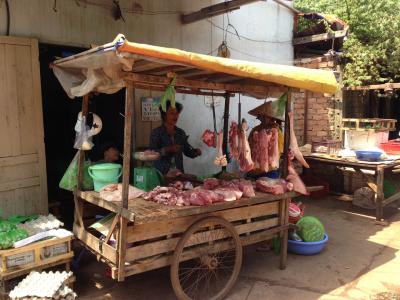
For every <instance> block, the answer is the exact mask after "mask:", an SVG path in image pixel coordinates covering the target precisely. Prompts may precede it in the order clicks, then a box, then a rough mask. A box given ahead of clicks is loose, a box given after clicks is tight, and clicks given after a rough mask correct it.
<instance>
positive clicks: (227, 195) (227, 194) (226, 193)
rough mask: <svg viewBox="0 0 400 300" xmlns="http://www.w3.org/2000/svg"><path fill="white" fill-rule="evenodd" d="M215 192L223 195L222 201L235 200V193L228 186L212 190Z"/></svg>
mask: <svg viewBox="0 0 400 300" xmlns="http://www.w3.org/2000/svg"><path fill="white" fill-rule="evenodd" d="M214 192H215V193H217V194H220V195H222V196H223V199H224V201H235V200H236V194H235V193H234V192H233V191H231V190H230V189H229V188H223V187H221V188H217V189H215V190H214Z"/></svg>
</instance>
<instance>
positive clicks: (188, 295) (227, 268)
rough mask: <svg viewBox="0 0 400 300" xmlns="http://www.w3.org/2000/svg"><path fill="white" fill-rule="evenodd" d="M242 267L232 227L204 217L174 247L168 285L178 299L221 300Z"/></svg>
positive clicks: (222, 221) (240, 255)
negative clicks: (169, 284) (170, 284)
mask: <svg viewBox="0 0 400 300" xmlns="http://www.w3.org/2000/svg"><path fill="white" fill-rule="evenodd" d="M241 266H242V244H241V241H240V238H239V235H238V234H237V233H236V230H235V228H234V227H233V226H232V224H231V223H230V222H228V221H226V220H225V219H222V218H218V217H207V218H204V219H201V220H199V221H197V222H196V223H194V224H192V225H191V226H190V227H189V229H188V230H187V231H186V232H185V233H184V235H183V236H182V238H181V239H180V240H179V242H178V245H177V246H176V249H175V252H174V256H173V260H172V263H171V282H172V287H173V289H174V292H175V294H176V296H177V297H178V299H180V300H189V299H207V300H209V299H212V300H217V299H223V298H224V297H225V296H226V295H227V294H228V292H229V291H230V289H231V288H232V287H233V285H234V284H235V282H236V280H237V278H238V275H239V272H240V268H241Z"/></svg>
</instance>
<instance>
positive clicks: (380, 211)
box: [375, 168, 385, 221]
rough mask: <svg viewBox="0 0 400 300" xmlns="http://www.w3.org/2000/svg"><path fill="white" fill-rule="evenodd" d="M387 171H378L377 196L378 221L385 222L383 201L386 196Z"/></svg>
mask: <svg viewBox="0 0 400 300" xmlns="http://www.w3.org/2000/svg"><path fill="white" fill-rule="evenodd" d="M384 172H385V170H384V169H382V168H378V169H377V177H376V186H377V192H376V194H375V203H376V220H377V221H383V201H384V199H385V196H384V194H383V177H384Z"/></svg>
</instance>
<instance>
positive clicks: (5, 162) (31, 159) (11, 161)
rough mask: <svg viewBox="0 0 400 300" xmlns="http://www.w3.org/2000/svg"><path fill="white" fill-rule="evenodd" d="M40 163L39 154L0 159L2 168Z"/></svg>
mask: <svg viewBox="0 0 400 300" xmlns="http://www.w3.org/2000/svg"><path fill="white" fill-rule="evenodd" d="M37 162H38V155H37V154H27V155H21V156H11V157H3V158H0V168H1V167H9V166H15V165H23V164H31V163H37Z"/></svg>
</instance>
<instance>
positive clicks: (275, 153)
mask: <svg viewBox="0 0 400 300" xmlns="http://www.w3.org/2000/svg"><path fill="white" fill-rule="evenodd" d="M268 156H269V164H270V166H271V169H272V170H276V169H278V168H279V156H280V155H279V134H278V129H276V128H272V129H271V139H270V142H269V145H268Z"/></svg>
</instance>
